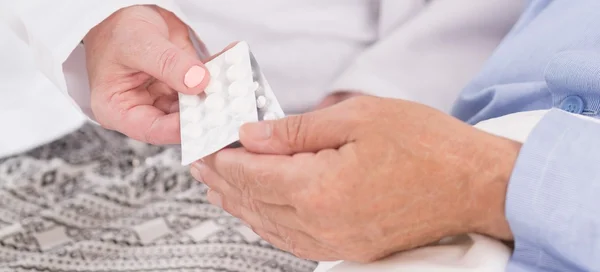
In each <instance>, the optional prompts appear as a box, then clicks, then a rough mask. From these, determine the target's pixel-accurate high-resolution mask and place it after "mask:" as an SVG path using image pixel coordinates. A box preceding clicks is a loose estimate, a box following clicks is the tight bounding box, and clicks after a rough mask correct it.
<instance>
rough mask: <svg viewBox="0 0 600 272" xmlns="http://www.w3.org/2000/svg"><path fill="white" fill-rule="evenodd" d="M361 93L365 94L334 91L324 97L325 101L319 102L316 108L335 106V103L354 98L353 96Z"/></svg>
mask: <svg viewBox="0 0 600 272" xmlns="http://www.w3.org/2000/svg"><path fill="white" fill-rule="evenodd" d="M359 95H363V94H362V93H358V92H335V93H332V94H330V95H328V96H327V97H325V98H324V99H323V101H321V103H319V105H317V106H316V107H315V110H320V109H324V108H327V107H330V106H333V105H335V104H337V103H340V102H342V101H344V100H346V99H348V98H352V97H355V96H359Z"/></svg>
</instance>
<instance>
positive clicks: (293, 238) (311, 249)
mask: <svg viewBox="0 0 600 272" xmlns="http://www.w3.org/2000/svg"><path fill="white" fill-rule="evenodd" d="M252 230H253V231H254V233H256V234H257V235H258V236H260V237H261V238H263V239H264V240H265V241H267V242H269V243H270V244H271V245H273V246H274V247H276V248H278V249H281V250H283V251H286V252H289V253H291V254H293V255H295V256H296V257H298V258H301V259H308V260H313V261H336V260H339V257H338V256H337V254H336V253H335V252H333V251H332V250H329V249H327V248H325V247H323V246H321V245H320V244H319V243H318V242H317V241H316V240H315V239H314V238H312V237H310V236H307V235H306V234H303V233H300V232H297V231H294V230H289V229H286V230H282V232H283V233H282V234H279V233H273V232H269V231H266V230H264V229H252Z"/></svg>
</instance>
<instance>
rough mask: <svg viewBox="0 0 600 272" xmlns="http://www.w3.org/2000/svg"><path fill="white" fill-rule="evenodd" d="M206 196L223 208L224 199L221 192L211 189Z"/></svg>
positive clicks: (209, 200)
mask: <svg viewBox="0 0 600 272" xmlns="http://www.w3.org/2000/svg"><path fill="white" fill-rule="evenodd" d="M206 198H207V199H208V202H210V203H212V204H213V205H215V206H218V207H219V208H223V199H222V198H221V194H219V193H217V192H215V191H214V190H212V189H210V190H208V192H207V193H206Z"/></svg>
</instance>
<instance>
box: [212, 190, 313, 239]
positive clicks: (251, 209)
mask: <svg viewBox="0 0 600 272" xmlns="http://www.w3.org/2000/svg"><path fill="white" fill-rule="evenodd" d="M236 202H237V203H236ZM229 203H231V204H229ZM228 204H229V205H236V204H238V205H239V204H240V202H238V201H235V200H233V201H228V199H227V198H224V201H223V205H224V206H227V205H228ZM226 210H227V209H226ZM239 211H240V217H239V218H240V219H242V220H243V221H244V222H246V223H247V224H248V225H250V226H252V227H256V228H260V229H264V230H267V231H269V232H273V233H279V230H280V229H281V227H286V228H290V229H294V230H297V231H302V230H303V229H304V228H303V227H302V224H301V223H300V219H299V218H298V216H297V215H296V211H295V210H294V208H292V207H291V206H281V205H273V204H266V203H262V202H258V201H250V202H249V203H247V204H246V205H240V208H239Z"/></svg>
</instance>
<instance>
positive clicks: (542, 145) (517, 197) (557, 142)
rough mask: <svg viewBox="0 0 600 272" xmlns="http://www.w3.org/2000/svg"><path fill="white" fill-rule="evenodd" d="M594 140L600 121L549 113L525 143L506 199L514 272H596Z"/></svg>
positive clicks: (599, 241)
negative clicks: (524, 270) (530, 271)
mask: <svg viewBox="0 0 600 272" xmlns="http://www.w3.org/2000/svg"><path fill="white" fill-rule="evenodd" d="M598 135H600V122H599V121H598V120H595V119H591V118H588V117H582V116H579V115H573V114H570V113H567V112H564V111H561V110H557V109H553V110H551V111H549V112H548V114H546V115H545V116H544V117H543V118H542V120H541V121H540V123H538V125H537V126H536V127H535V128H534V129H533V131H532V132H531V134H530V135H529V137H528V138H527V141H526V142H525V144H524V145H523V147H522V149H521V151H520V154H519V158H518V159H517V163H516V165H515V168H514V170H513V173H512V176H511V180H510V183H509V186H508V193H507V199H506V216H507V219H508V222H509V224H510V227H511V230H512V232H513V234H514V237H515V252H514V254H513V257H512V258H511V263H510V264H509V266H510V267H513V268H514V269H515V271H517V270H518V268H519V267H533V268H535V269H534V270H543V271H547V270H548V271H549V270H552V271H573V270H585V271H590V270H596V269H598V267H597V266H598V265H600V264H598V262H597V261H594V260H596V258H597V253H598V252H600V236H599V235H597V233H598V230H599V229H600V216H598V212H597V209H598V207H600V197H598V196H600V167H598V162H599V161H600V140H599V138H598ZM594 263H596V264H595V265H596V267H595V269H594V268H592V267H594Z"/></svg>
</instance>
